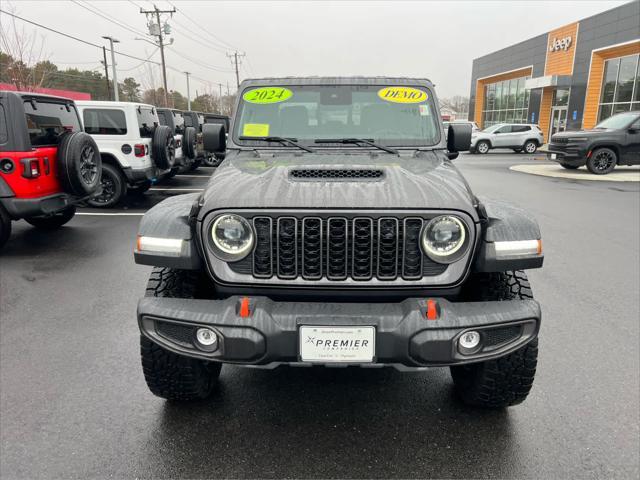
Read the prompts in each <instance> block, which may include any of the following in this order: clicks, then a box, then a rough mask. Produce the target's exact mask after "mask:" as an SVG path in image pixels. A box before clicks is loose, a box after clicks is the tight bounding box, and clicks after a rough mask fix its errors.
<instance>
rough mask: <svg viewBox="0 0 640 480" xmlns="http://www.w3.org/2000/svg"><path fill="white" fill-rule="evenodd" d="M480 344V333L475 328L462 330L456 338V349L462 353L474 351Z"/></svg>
mask: <svg viewBox="0 0 640 480" xmlns="http://www.w3.org/2000/svg"><path fill="white" fill-rule="evenodd" d="M479 346H480V333H479V332H476V331H475V330H469V331H468V332H464V333H463V334H462V335H461V336H460V338H459V339H458V350H460V353H462V354H464V355H469V354H471V353H475V352H476V351H477V350H478V347H479Z"/></svg>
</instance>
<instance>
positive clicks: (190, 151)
mask: <svg viewBox="0 0 640 480" xmlns="http://www.w3.org/2000/svg"><path fill="white" fill-rule="evenodd" d="M196 140H197V132H196V129H195V128H193V127H187V128H185V129H184V135H183V137H182V153H183V154H184V156H185V157H187V158H189V159H194V158H195V157H196V148H197V147H196Z"/></svg>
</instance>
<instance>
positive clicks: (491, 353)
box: [138, 297, 541, 367]
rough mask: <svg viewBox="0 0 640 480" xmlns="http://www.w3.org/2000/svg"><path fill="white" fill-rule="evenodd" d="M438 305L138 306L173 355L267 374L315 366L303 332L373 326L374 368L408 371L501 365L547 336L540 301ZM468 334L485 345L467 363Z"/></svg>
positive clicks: (150, 331) (258, 300)
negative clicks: (464, 344)
mask: <svg viewBox="0 0 640 480" xmlns="http://www.w3.org/2000/svg"><path fill="white" fill-rule="evenodd" d="M432 300H433V301H434V302H435V304H436V305H437V308H436V310H437V318H436V319H433V320H429V319H427V300H424V299H407V300H405V301H403V302H401V303H320V302H304V303H298V302H274V301H272V300H270V299H268V298H266V297H251V298H250V299H249V304H250V310H249V315H248V316H246V315H245V316H244V317H243V316H242V315H241V314H240V313H241V310H242V309H241V304H242V302H243V299H242V298H241V297H230V298H228V299H225V300H191V299H177V298H156V297H145V298H142V299H141V300H140V301H139V303H138V323H139V326H140V330H141V332H142V334H143V335H145V336H146V337H148V338H149V339H151V340H152V341H154V342H156V343H157V344H159V345H161V346H163V347H164V348H166V349H168V350H171V351H173V352H176V353H179V354H182V355H186V356H190V357H195V358H201V359H206V360H212V361H219V362H225V363H237V364H247V365H263V366H264V365H269V366H272V365H277V364H280V363H291V364H307V363H308V362H303V361H302V359H301V358H300V347H299V344H300V340H299V327H300V326H302V325H309V326H373V327H374V328H375V355H374V359H373V363H374V364H390V365H398V364H399V365H404V366H408V367H426V366H444V365H457V364H463V363H471V362H478V361H484V360H489V359H492V358H497V357H501V356H504V355H506V354H508V353H511V352H513V351H514V350H517V349H518V348H520V347H522V346H523V345H525V344H526V343H528V342H530V341H531V340H533V339H534V338H535V337H536V336H537V334H538V331H539V328H540V319H541V312H540V306H539V304H538V303H537V302H536V301H535V300H512V301H504V302H474V303H452V302H449V301H447V300H445V299H441V298H438V299H432ZM245 313H246V312H245ZM199 327H209V328H211V329H212V330H214V331H215V332H216V334H217V336H218V339H219V342H218V348H217V349H216V350H215V351H213V352H205V351H203V350H201V349H199V348H198V347H197V346H196V342H195V341H194V339H195V331H196V329H197V328H199ZM468 330H476V331H479V332H480V333H481V338H482V343H481V348H479V349H478V350H477V351H476V352H475V353H472V354H464V355H463V354H462V353H461V352H460V351H459V349H458V344H457V341H458V339H459V337H460V336H461V335H462V334H463V333H464V332H465V331H468ZM308 364H311V363H308ZM369 365H370V364H369Z"/></svg>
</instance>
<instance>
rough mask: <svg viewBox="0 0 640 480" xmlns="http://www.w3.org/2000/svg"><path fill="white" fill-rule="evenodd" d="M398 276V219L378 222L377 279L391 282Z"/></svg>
mask: <svg viewBox="0 0 640 480" xmlns="http://www.w3.org/2000/svg"><path fill="white" fill-rule="evenodd" d="M397 276H398V219H397V218H388V217H385V218H381V219H379V220H378V278H379V279H380V280H393V279H395V278H396V277H397Z"/></svg>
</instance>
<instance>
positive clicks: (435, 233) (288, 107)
mask: <svg viewBox="0 0 640 480" xmlns="http://www.w3.org/2000/svg"><path fill="white" fill-rule="evenodd" d="M235 112H236V113H235V115H234V117H233V119H232V122H231V126H230V133H229V135H228V139H227V135H226V132H225V128H224V125H215V124H210V125H207V124H205V125H203V141H204V144H205V149H206V150H207V151H210V152H213V153H220V152H223V151H224V152H226V160H225V161H224V162H223V163H222V165H221V166H220V167H219V168H218V169H217V170H216V171H215V172H214V173H213V175H212V176H211V179H210V181H209V183H208V185H207V187H206V188H205V190H204V192H202V193H199V194H188V195H180V196H175V197H172V198H169V199H166V200H164V201H163V202H161V203H159V204H158V205H156V206H155V207H153V208H151V209H150V210H149V211H148V212H147V213H146V214H145V215H144V217H143V218H142V221H141V223H140V227H139V232H138V238H137V245H136V249H135V260H136V262H137V263H139V264H143V265H152V266H154V267H155V268H154V269H153V271H152V273H151V278H150V279H149V283H148V286H147V291H146V296H145V297H144V298H142V299H141V300H140V301H139V304H138V323H139V326H140V331H141V339H140V341H141V355H142V367H143V371H144V376H145V379H146V382H147V385H148V386H149V388H150V390H151V391H152V392H153V393H154V394H156V395H158V396H160V397H163V398H166V399H170V400H193V399H202V398H205V397H207V396H208V395H209V394H210V393H211V392H212V390H213V389H214V387H215V386H216V383H217V381H218V377H219V375H220V369H221V366H222V364H223V363H230V364H236V365H250V366H254V367H262V368H274V367H276V366H279V365H290V366H313V365H324V366H361V367H381V366H394V367H396V368H397V369H398V370H401V371H410V370H419V369H424V368H427V367H450V369H451V375H452V377H453V383H454V385H455V389H456V391H457V393H458V394H459V396H460V398H461V399H462V400H463V401H464V402H465V403H468V404H471V405H477V406H485V407H494V408H501V407H506V406H510V405H515V404H517V403H520V402H522V401H523V400H524V399H525V398H526V397H527V395H528V393H529V391H530V389H531V387H532V384H533V379H534V375H535V370H536V363H537V355H538V340H537V335H538V331H539V328H540V319H541V314H540V306H539V304H538V303H537V302H536V301H535V300H534V299H533V295H532V293H531V289H530V286H529V282H528V280H527V276H526V274H525V273H524V270H525V269H530V268H539V267H541V266H542V263H543V255H542V250H541V237H540V229H539V227H538V224H537V223H536V221H535V219H534V218H533V217H532V216H531V215H530V214H528V213H527V212H526V211H523V210H521V209H519V208H517V207H515V206H512V205H509V204H507V203H504V202H501V201H495V200H490V199H487V198H481V197H477V196H476V195H474V193H473V192H472V191H471V189H470V187H469V185H468V184H467V182H466V181H465V179H464V178H463V176H462V175H461V174H460V172H459V171H458V170H457V169H456V167H455V166H454V165H453V162H452V160H453V159H455V158H456V157H457V156H458V152H459V151H464V150H468V149H469V145H470V138H471V128H470V126H469V125H456V124H452V125H450V126H449V130H448V135H447V140H446V141H445V135H444V131H443V124H442V121H441V119H440V112H439V109H438V101H437V98H436V93H435V90H434V86H433V84H432V83H431V82H430V81H429V80H425V79H412V78H382V77H373V78H371V77H369V78H363V77H355V78H320V77H313V78H270V79H261V80H247V81H244V82H243V83H242V85H241V86H240V90H239V94H238V99H237V103H236V108H235Z"/></svg>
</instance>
